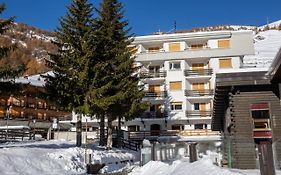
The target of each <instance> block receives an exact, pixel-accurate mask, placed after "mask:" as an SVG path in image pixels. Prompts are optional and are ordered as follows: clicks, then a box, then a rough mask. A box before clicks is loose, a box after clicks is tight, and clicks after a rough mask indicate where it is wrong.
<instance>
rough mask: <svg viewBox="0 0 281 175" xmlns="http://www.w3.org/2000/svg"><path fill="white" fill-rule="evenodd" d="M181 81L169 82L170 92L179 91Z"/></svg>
mask: <svg viewBox="0 0 281 175" xmlns="http://www.w3.org/2000/svg"><path fill="white" fill-rule="evenodd" d="M181 89H182V88H181V81H174V82H170V90H172V91H173V90H181Z"/></svg>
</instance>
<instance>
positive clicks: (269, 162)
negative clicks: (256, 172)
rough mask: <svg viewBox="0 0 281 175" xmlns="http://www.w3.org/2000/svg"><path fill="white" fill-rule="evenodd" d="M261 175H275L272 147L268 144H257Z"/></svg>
mask: <svg viewBox="0 0 281 175" xmlns="http://www.w3.org/2000/svg"><path fill="white" fill-rule="evenodd" d="M258 150H259V161H260V173H261V175H275V168H274V160H273V151H272V145H271V143H270V142H267V141H265V142H260V143H259V144H258Z"/></svg>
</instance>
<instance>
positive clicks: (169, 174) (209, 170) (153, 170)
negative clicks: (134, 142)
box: [129, 157, 281, 175]
mask: <svg viewBox="0 0 281 175" xmlns="http://www.w3.org/2000/svg"><path fill="white" fill-rule="evenodd" d="M219 174H222V175H241V174H244V175H259V174H260V172H259V170H237V169H227V168H222V167H218V166H216V165H214V164H213V163H212V160H211V159H209V158H208V157H204V158H203V159H201V160H199V161H196V162H193V163H189V160H188V159H187V158H185V159H182V160H177V161H174V162H172V163H171V164H168V163H163V162H158V161H150V162H149V163H147V164H146V165H144V166H143V167H137V168H135V169H133V171H132V172H131V173H130V174H129V175H219ZM277 175H281V171H277Z"/></svg>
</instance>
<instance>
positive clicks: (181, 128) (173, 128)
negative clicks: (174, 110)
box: [172, 124, 184, 131]
mask: <svg viewBox="0 0 281 175" xmlns="http://www.w3.org/2000/svg"><path fill="white" fill-rule="evenodd" d="M172 130H181V131H182V130H184V125H181V124H178V125H172Z"/></svg>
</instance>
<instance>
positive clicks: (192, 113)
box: [186, 110, 212, 118]
mask: <svg viewBox="0 0 281 175" xmlns="http://www.w3.org/2000/svg"><path fill="white" fill-rule="evenodd" d="M186 117H187V118H200V117H212V111H210V110H205V111H186Z"/></svg>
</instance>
